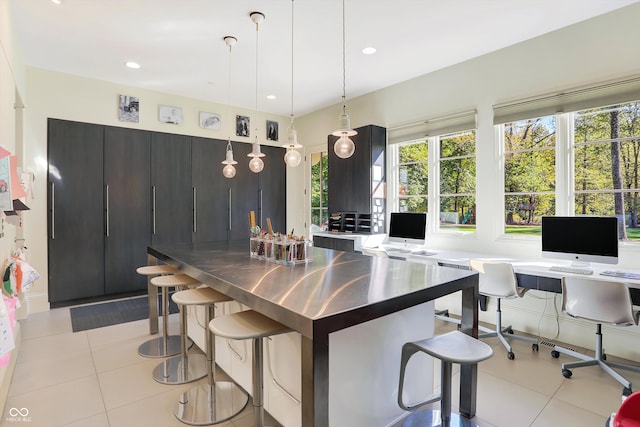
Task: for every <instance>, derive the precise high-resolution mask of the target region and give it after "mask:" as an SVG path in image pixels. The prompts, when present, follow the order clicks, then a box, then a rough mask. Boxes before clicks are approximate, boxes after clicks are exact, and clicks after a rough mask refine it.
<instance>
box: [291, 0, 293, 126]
mask: <svg viewBox="0 0 640 427" xmlns="http://www.w3.org/2000/svg"><path fill="white" fill-rule="evenodd" d="M291 121H293V0H291Z"/></svg>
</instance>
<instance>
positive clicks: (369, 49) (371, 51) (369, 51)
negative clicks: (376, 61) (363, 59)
mask: <svg viewBox="0 0 640 427" xmlns="http://www.w3.org/2000/svg"><path fill="white" fill-rule="evenodd" d="M362 53H364V54H365V55H373V54H374V53H376V48H375V47H371V46H369V47H365V48H364V49H362Z"/></svg>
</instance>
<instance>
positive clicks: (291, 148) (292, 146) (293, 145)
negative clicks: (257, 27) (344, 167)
mask: <svg viewBox="0 0 640 427" xmlns="http://www.w3.org/2000/svg"><path fill="white" fill-rule="evenodd" d="M293 118H294V115H293V0H291V123H290V124H289V132H288V136H287V143H286V144H284V145H283V147H284V148H286V149H287V152H286V153H285V155H284V162H285V163H286V164H287V165H288V166H291V167H292V168H295V167H296V166H298V165H299V164H300V161H301V160H302V156H300V153H299V152H298V151H297V149H298V148H302V145H301V144H298V132H296V127H295V125H294V123H293Z"/></svg>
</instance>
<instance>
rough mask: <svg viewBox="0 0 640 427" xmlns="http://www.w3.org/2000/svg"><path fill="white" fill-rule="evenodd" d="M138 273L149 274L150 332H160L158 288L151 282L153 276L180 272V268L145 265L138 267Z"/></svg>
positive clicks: (163, 265)
mask: <svg viewBox="0 0 640 427" xmlns="http://www.w3.org/2000/svg"><path fill="white" fill-rule="evenodd" d="M136 273H138V274H140V275H142V276H147V294H148V295H149V333H150V334H151V335H155V334H157V333H158V288H156V287H155V286H153V285H152V284H151V278H152V277H153V276H161V275H164V274H180V270H178V269H177V268H175V267H174V266H171V265H168V264H158V265H144V266H142V267H138V268H136Z"/></svg>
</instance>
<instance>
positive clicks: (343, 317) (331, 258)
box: [148, 241, 478, 427]
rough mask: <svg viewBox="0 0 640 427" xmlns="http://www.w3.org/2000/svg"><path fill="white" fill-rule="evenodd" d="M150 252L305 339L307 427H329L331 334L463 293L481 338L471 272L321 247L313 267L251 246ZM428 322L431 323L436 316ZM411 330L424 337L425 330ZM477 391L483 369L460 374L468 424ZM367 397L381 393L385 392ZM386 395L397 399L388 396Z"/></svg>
mask: <svg viewBox="0 0 640 427" xmlns="http://www.w3.org/2000/svg"><path fill="white" fill-rule="evenodd" d="M148 253H149V254H150V255H152V256H153V257H155V258H157V259H160V260H161V261H163V262H166V263H167V264H170V265H173V266H175V267H177V268H179V269H180V270H182V271H184V272H185V273H186V274H188V275H190V276H192V277H194V278H196V279H197V280H200V281H201V282H203V283H205V284H207V285H209V286H211V287H212V288H214V289H216V290H218V291H219V292H222V293H224V294H226V295H228V296H229V297H231V298H233V299H235V300H236V301H238V302H241V303H243V304H245V305H247V306H249V307H251V308H252V309H254V310H256V311H259V312H261V313H263V314H264V315H266V316H269V317H271V318H273V319H275V320H277V321H279V322H281V323H284V324H285V325H287V326H289V327H290V328H292V329H293V330H295V331H297V332H299V333H300V334H301V336H302V352H301V353H302V354H301V362H302V425H303V426H304V427H328V426H329V424H330V410H331V408H330V407H329V397H330V396H329V390H330V387H329V386H330V385H329V380H328V378H329V366H330V362H331V361H330V360H329V350H330V349H329V345H330V339H329V338H330V334H331V333H333V332H336V331H343V330H346V329H347V328H350V327H352V326H357V325H360V324H363V323H365V322H368V321H370V320H374V319H384V318H385V316H389V315H393V314H395V313H400V312H403V311H406V310H410V309H412V308H414V307H416V306H419V305H421V304H423V303H425V302H430V301H433V300H435V299H437V298H440V297H442V296H445V295H448V294H451V293H455V292H458V291H461V294H462V298H461V299H462V303H461V306H462V310H461V312H462V325H461V330H462V331H463V332H465V333H467V334H469V335H472V336H477V333H478V330H477V327H478V309H477V304H476V300H477V297H478V275H477V273H474V272H471V271H464V270H459V269H451V268H441V267H439V266H433V265H425V264H418V263H414V264H410V266H408V265H407V263H404V262H400V261H395V260H390V259H385V258H379V257H377V258H373V257H367V256H363V255H361V254H356V253H348V252H339V251H334V250H327V249H321V248H313V249H312V254H313V261H312V262H311V263H309V264H306V265H304V264H302V265H297V266H282V265H278V264H272V263H267V262H264V261H260V260H257V259H252V258H250V257H249V242H248V241H240V242H215V243H195V244H185V245H171V246H153V247H149V248H148ZM374 270H375V273H376V274H372V272H373V271H374ZM425 315H426V313H425ZM429 317H430V318H431V319H432V318H433V311H431V313H430V315H429ZM405 327H406V328H415V329H416V331H421V328H420V327H421V325H420V324H417V325H405ZM421 333H423V334H424V333H431V331H422V332H421ZM382 338H384V337H382ZM389 351H393V352H396V351H397V355H398V358H399V355H400V348H397V349H395V348H392V349H389ZM398 360H399V359H398ZM390 369H399V365H398V366H397V367H396V366H393V367H390ZM476 384H477V366H476V365H465V366H464V367H462V369H461V379H460V412H461V413H462V414H463V415H465V416H467V417H473V416H474V415H475V410H476ZM396 387H397V385H396ZM368 392H369V393H378V394H379V393H380V390H368ZM386 395H387V397H388V398H389V399H391V400H394V399H393V393H392V392H390V391H389V390H387V391H386ZM393 403H394V404H395V401H394V402H393ZM395 406H396V407H397V404H395ZM398 409H399V408H398ZM401 412H402V411H400V413H401ZM376 425H379V424H376Z"/></svg>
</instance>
